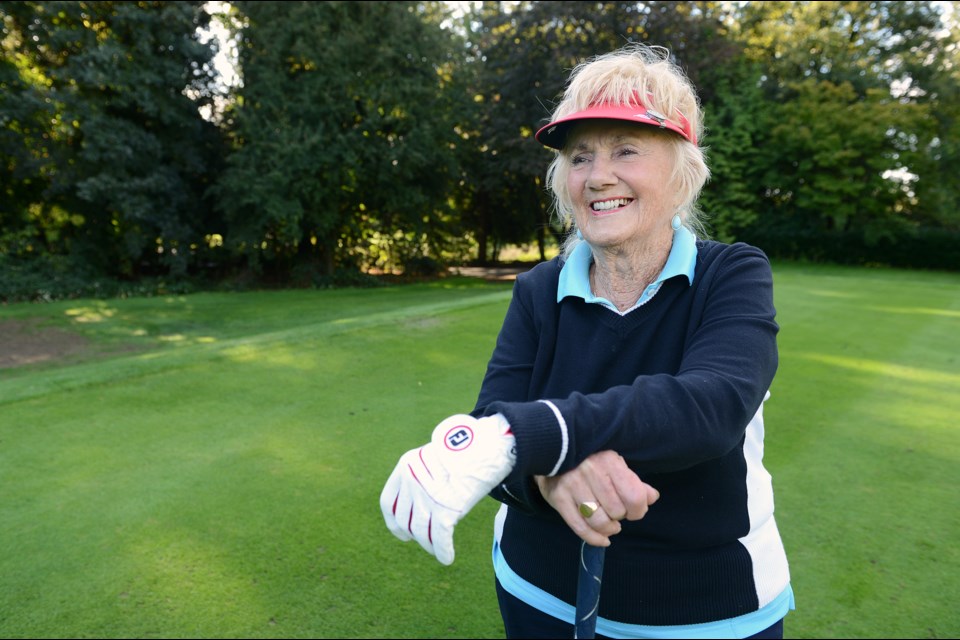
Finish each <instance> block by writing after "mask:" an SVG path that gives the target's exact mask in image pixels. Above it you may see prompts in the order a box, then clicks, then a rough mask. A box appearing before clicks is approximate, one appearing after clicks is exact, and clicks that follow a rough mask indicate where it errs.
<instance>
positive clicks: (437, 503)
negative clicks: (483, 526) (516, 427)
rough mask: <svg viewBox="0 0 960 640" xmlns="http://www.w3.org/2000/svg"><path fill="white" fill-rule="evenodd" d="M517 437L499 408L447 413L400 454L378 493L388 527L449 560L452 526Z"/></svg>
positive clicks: (509, 461)
mask: <svg viewBox="0 0 960 640" xmlns="http://www.w3.org/2000/svg"><path fill="white" fill-rule="evenodd" d="M515 444H516V439H515V438H514V436H513V434H512V433H511V432H510V424H509V423H508V422H507V420H506V418H504V417H503V416H501V415H500V414H497V415H494V416H487V417H485V418H480V419H477V418H474V417H472V416H469V415H466V414H458V415H454V416H450V417H449V418H447V419H446V420H444V421H443V422H441V423H440V424H438V425H437V427H436V428H435V429H434V430H433V438H432V439H431V441H430V442H429V443H427V444H425V445H423V446H422V447H420V448H418V449H412V450H410V451H408V452H407V453H405V454H404V455H403V456H401V458H400V462H399V463H398V464H397V466H396V468H395V469H394V470H393V473H392V474H390V478H389V479H388V480H387V484H386V486H384V488H383V491H382V492H381V494H380V510H381V511H382V512H383V519H384V520H385V521H386V523H387V528H388V529H390V531H391V532H392V533H393V535H395V536H397V537H398V538H400V539H401V540H403V541H407V540H410V539H414V540H416V541H417V542H418V543H420V546H421V547H423V548H424V549H425V550H426V551H427V553H429V554H431V555H433V556H436V558H437V560H439V561H440V562H441V563H443V564H445V565H449V564H452V563H453V557H454V552H453V527H454V526H455V525H456V524H457V523H458V522H460V520H461V519H462V518H463V517H464V516H465V515H466V514H467V512H468V511H470V509H472V508H473V506H474V505H475V504H477V503H478V502H479V501H480V499H481V498H483V497H484V496H485V495H487V494H488V493H489V492H490V490H491V489H493V488H494V487H495V486H497V485H498V484H499V483H500V482H501V481H502V480H503V479H504V478H506V477H507V475H509V474H510V472H511V471H512V470H513V465H514V464H515V463H516V460H517V455H516V449H515Z"/></svg>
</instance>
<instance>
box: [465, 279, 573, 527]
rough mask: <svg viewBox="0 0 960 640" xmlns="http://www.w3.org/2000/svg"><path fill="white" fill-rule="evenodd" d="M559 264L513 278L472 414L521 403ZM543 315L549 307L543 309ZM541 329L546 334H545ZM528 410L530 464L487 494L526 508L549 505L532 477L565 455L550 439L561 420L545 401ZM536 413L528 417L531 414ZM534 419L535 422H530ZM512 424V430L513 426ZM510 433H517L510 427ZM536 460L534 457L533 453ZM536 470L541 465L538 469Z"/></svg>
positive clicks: (547, 329)
mask: <svg viewBox="0 0 960 640" xmlns="http://www.w3.org/2000/svg"><path fill="white" fill-rule="evenodd" d="M559 269H560V266H559V264H558V263H557V262H556V261H554V262H549V263H545V264H543V265H539V266H538V267H535V268H534V270H533V271H532V272H530V273H529V274H522V275H521V276H519V277H518V278H517V280H516V282H515V283H514V289H513V297H512V298H511V301H510V305H509V307H508V308H507V313H506V316H505V318H504V321H503V326H502V327H501V329H500V333H499V335H498V336H497V342H496V346H495V347H494V351H493V355H492V356H491V358H490V361H489V363H488V365H487V372H486V375H485V376H484V379H483V384H482V386H481V388H480V394H479V397H478V398H477V404H476V407H475V408H474V410H473V412H472V414H473V415H474V416H476V417H480V416H483V415H491V414H492V413H495V412H490V411H487V408H488V407H489V406H490V404H491V403H493V402H499V403H503V402H506V403H516V404H522V403H526V402H527V401H528V400H530V398H529V393H530V380H531V376H532V373H533V370H534V366H535V363H536V361H537V358H538V357H540V358H543V357H547V356H546V353H548V352H542V350H543V348H544V345H551V344H552V342H553V340H552V336H550V335H549V334H550V333H551V332H553V331H554V327H553V326H552V324H551V323H550V322H544V320H543V314H544V312H545V308H551V309H552V308H553V306H554V305H555V303H554V304H544V303H549V301H550V298H551V297H552V298H554V299H555V297H556V278H557V274H558V273H559ZM547 313H548V314H549V313H550V312H547ZM545 334H546V335H545ZM529 404H530V412H529V414H530V415H528V416H527V417H526V418H525V419H524V424H525V428H523V429H522V432H523V435H521V436H520V437H521V438H523V439H524V443H523V444H522V445H519V446H518V450H519V448H520V447H522V448H523V449H524V451H525V452H526V455H527V458H528V459H529V460H530V464H528V465H526V468H527V469H528V471H527V472H524V473H513V474H511V476H510V477H509V478H508V479H507V480H506V481H505V482H504V483H503V484H501V485H500V486H498V487H496V488H495V489H494V490H493V491H491V493H490V495H491V496H492V497H493V498H495V499H497V500H499V501H500V502H503V503H505V504H508V505H510V506H511V507H514V508H517V509H520V510H522V511H525V512H528V513H529V512H533V511H541V510H551V508H550V506H549V505H548V504H547V502H546V501H545V500H544V499H543V496H542V495H541V494H540V490H539V489H538V488H537V486H536V484H535V483H534V482H533V478H532V476H533V474H541V475H543V474H546V473H547V472H548V471H549V470H551V469H554V468H555V467H558V466H559V463H560V461H561V460H563V459H564V457H565V456H564V455H563V449H562V442H563V438H562V437H560V438H559V439H558V438H555V437H554V436H555V435H557V434H558V433H559V431H558V429H560V425H558V423H557V416H556V415H555V414H554V413H553V412H552V411H551V410H550V408H549V407H548V406H547V405H545V404H544V403H538V402H532V403H529ZM534 415H535V416H536V417H533V416H534ZM535 422H536V424H535ZM513 426H514V425H513V424H512V423H511V429H512V430H513ZM514 435H515V436H517V435H518V433H517V431H516V430H514ZM535 457H536V458H539V459H540V461H535V460H534V458H535ZM539 469H546V470H544V471H541V470H539Z"/></svg>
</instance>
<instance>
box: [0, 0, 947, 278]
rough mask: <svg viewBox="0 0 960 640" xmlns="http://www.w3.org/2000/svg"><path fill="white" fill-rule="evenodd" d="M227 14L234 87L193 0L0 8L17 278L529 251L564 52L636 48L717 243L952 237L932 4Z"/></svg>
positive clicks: (542, 225)
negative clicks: (675, 101) (683, 145)
mask: <svg viewBox="0 0 960 640" xmlns="http://www.w3.org/2000/svg"><path fill="white" fill-rule="evenodd" d="M225 6H226V12H225V13H224V14H223V15H221V16H219V17H220V19H222V20H224V21H225V22H226V23H227V24H228V26H231V28H232V29H233V37H234V39H235V41H236V42H237V43H238V48H237V60H236V64H237V69H238V72H239V74H240V78H241V83H240V84H239V85H238V86H237V87H236V88H235V89H234V90H233V92H232V93H230V94H229V95H223V94H222V92H221V90H220V89H218V85H217V81H218V77H217V72H216V69H215V67H214V65H213V60H214V55H215V54H216V53H217V44H216V41H215V40H211V39H209V38H207V37H206V35H205V29H206V28H207V27H209V26H210V25H211V20H212V17H211V15H210V14H209V13H208V11H207V5H206V4H205V3H202V2H199V1H192V2H109V1H105V2H5V3H2V4H0V18H2V29H3V30H2V41H0V46H2V52H3V56H2V59H0V89H2V92H0V159H2V162H0V193H2V198H0V269H4V272H5V274H6V275H9V274H10V273H19V272H20V271H19V270H21V269H22V268H25V267H24V265H28V264H30V263H33V262H37V263H43V264H45V265H46V266H44V268H43V269H41V270H40V271H38V272H37V273H42V274H52V273H65V272H70V273H72V274H74V275H76V274H90V277H94V276H98V277H99V276H110V277H117V278H127V279H138V278H142V277H144V276H148V275H151V274H171V275H174V276H177V275H184V274H186V275H198V274H202V273H205V272H209V271H210V269H211V267H216V268H217V269H218V273H220V274H221V275H230V274H235V273H238V272H243V271H247V272H251V273H258V274H264V275H268V276H270V277H271V278H274V279H275V280H276V281H278V282H294V281H297V279H298V274H301V275H302V274H306V276H310V275H311V274H313V276H314V277H329V276H330V274H331V273H335V272H336V271H337V270H338V269H350V270H360V271H363V270H369V269H385V270H395V269H405V270H407V271H408V272H412V271H417V270H423V269H437V268H439V267H440V266H441V265H442V263H443V262H444V261H447V260H455V261H462V260H464V259H466V258H465V256H466V252H467V251H468V250H475V251H476V254H475V255H476V256H477V258H478V259H480V260H484V261H486V260H496V259H497V256H498V254H499V251H500V249H501V248H502V247H503V246H505V245H507V244H525V243H529V242H534V241H535V242H537V243H538V245H539V247H540V253H541V257H545V255H546V250H547V247H548V246H549V245H550V244H551V243H555V242H557V241H559V240H560V239H561V237H562V235H563V233H564V232H565V230H564V229H560V228H558V227H557V226H555V224H554V223H553V221H552V219H551V213H552V212H551V210H550V205H551V203H550V198H549V196H548V193H547V191H546V186H545V184H544V175H545V172H546V168H547V165H548V163H549V161H550V159H551V157H552V156H551V153H552V152H551V151H549V150H547V149H544V148H543V147H541V146H540V145H539V144H537V143H536V142H535V141H534V139H533V135H534V133H535V132H536V130H537V128H538V127H540V126H542V125H543V124H545V123H546V121H547V118H548V117H549V114H550V113H551V111H552V109H553V107H554V105H555V103H556V100H557V99H558V98H559V97H560V95H561V93H562V90H563V88H564V83H565V81H566V79H567V77H568V74H569V71H570V70H571V69H572V68H573V67H574V66H575V65H576V64H577V63H579V62H580V61H582V60H584V59H586V58H589V57H591V56H594V55H596V54H600V53H605V52H608V51H612V50H614V49H616V48H619V47H620V46H622V45H623V44H625V43H627V42H631V41H635V42H645V43H650V44H656V45H662V46H664V47H666V48H668V49H669V50H670V51H671V54H672V55H673V57H674V59H675V60H676V62H677V63H678V64H679V65H680V66H681V67H682V68H683V69H684V70H685V71H686V73H687V74H688V75H689V77H690V78H691V80H692V81H693V83H694V84H695V85H696V86H697V87H698V89H699V92H700V98H701V101H702V105H703V108H704V112H705V115H706V121H705V126H706V135H705V136H704V138H703V144H704V145H705V146H706V147H707V152H708V161H709V165H710V168H711V172H712V177H711V180H710V181H709V182H708V184H707V185H706V187H705V189H704V192H703V194H702V198H701V208H702V209H703V210H704V211H705V213H706V216H707V220H708V223H709V227H710V229H711V232H712V234H713V235H714V236H715V237H717V238H719V239H721V240H726V241H731V240H736V239H746V240H749V241H752V242H756V243H758V244H760V245H761V246H762V247H763V248H765V249H767V250H768V251H769V252H770V253H771V254H772V255H779V254H782V255H791V256H793V255H796V256H801V257H814V258H831V259H835V258H837V257H838V256H841V257H844V258H845V259H851V254H853V253H856V252H861V251H862V252H864V254H863V256H860V257H859V258H852V259H860V260H867V257H866V253H868V252H870V251H873V250H874V249H876V250H877V251H879V250H880V249H883V248H886V249H891V248H892V247H896V248H897V250H896V251H892V250H890V251H888V252H887V254H886V256H888V257H889V259H886V258H885V256H884V254H883V253H882V252H880V253H876V252H874V253H873V254H871V255H873V256H874V257H871V258H869V260H870V261H881V262H883V261H885V260H886V261H888V262H890V263H896V264H904V265H915V266H941V267H942V266H947V267H951V266H956V265H954V264H952V262H951V260H952V258H949V257H943V256H949V255H953V254H950V252H949V251H948V250H942V249H938V250H936V251H933V252H930V251H922V250H916V249H915V247H918V246H923V245H920V244H918V243H924V242H925V243H927V244H928V245H930V244H931V243H934V242H935V243H936V244H937V246H938V247H949V246H953V245H954V244H955V241H956V238H957V234H960V183H958V181H957V180H956V166H957V165H958V163H960V142H958V140H960V46H958V38H960V35H958V34H960V29H958V28H957V23H956V15H952V16H951V15H943V14H942V7H943V6H944V5H943V4H942V3H933V2H895V3H893V2H850V1H845V2H828V3H824V2H749V3H725V2H703V1H699V2H683V3H677V2H665V1H656V0H654V1H649V2H589V3H584V2H567V1H557V2H535V1H529V0H524V1H521V2H511V3H501V2H482V3H474V4H473V5H470V6H469V8H468V9H467V11H466V12H465V13H463V14H462V15H454V14H452V13H451V10H450V8H449V6H448V5H447V4H446V3H440V2H322V3H312V2H285V3H280V2H235V3H232V4H226V5H225ZM218 101H219V102H218ZM224 104H225V105H226V106H225V109H224V108H223V107H222V105H224ZM213 108H215V110H216V111H217V113H220V114H222V117H217V118H205V117H204V116H203V115H201V114H208V113H209V112H210V109H213ZM931 239H936V240H931ZM851 242H852V244H851ZM844 243H847V244H846V245H845V244H844ZM788 244H789V248H788V249H787V248H785V247H787V245H788ZM844 246H846V247H847V248H846V249H844V248H843V247H844ZM830 247H833V248H830ZM850 247H856V249H855V250H853V249H850ZM871 247H873V249H871ZM877 256H879V257H877ZM936 256H941V257H940V258H937V257H936ZM44 277H48V276H46V275H45V276H44ZM306 280H307V281H309V277H307V278H306ZM300 281H303V279H302V278H301V279H300ZM31 286H32V285H31ZM8 297H9V296H8Z"/></svg>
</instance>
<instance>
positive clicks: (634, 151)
mask: <svg viewBox="0 0 960 640" xmlns="http://www.w3.org/2000/svg"><path fill="white" fill-rule="evenodd" d="M564 153H566V154H568V157H569V160H570V172H569V173H568V175H567V189H568V191H569V194H570V198H571V201H572V204H573V210H574V215H575V217H576V221H577V227H578V228H579V229H580V232H581V233H582V234H583V238H584V240H586V241H587V242H588V243H590V245H591V246H592V247H594V248H595V249H599V248H625V249H629V248H630V247H637V248H643V247H649V246H655V245H656V244H658V243H663V242H669V238H671V237H672V235H673V229H671V227H670V219H671V218H672V217H673V215H674V213H676V209H677V207H678V206H679V204H680V202H679V196H678V194H677V189H676V186H675V184H674V183H673V180H672V179H671V174H672V173H673V162H674V153H673V150H672V149H671V146H670V144H669V142H668V141H667V140H666V139H665V136H664V134H663V133H662V132H660V131H658V130H656V129H652V128H650V127H646V126H642V125H631V124H629V123H616V122H614V123H611V122H609V121H607V122H604V121H587V122H584V123H582V124H578V125H576V127H575V128H574V129H573V130H572V131H571V134H570V137H569V139H568V143H567V145H566V147H565V149H564ZM668 246H669V245H668Z"/></svg>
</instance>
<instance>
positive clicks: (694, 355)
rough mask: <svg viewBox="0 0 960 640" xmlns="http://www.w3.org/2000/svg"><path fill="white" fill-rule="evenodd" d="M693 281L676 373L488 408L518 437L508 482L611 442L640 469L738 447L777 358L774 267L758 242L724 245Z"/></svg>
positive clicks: (685, 462) (675, 467)
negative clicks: (757, 244) (588, 391)
mask: <svg viewBox="0 0 960 640" xmlns="http://www.w3.org/2000/svg"><path fill="white" fill-rule="evenodd" d="M696 283H697V285H696V290H695V291H694V292H693V293H692V295H694V296H695V300H694V302H693V305H692V310H691V312H690V313H689V315H688V316H686V317H678V318H676V321H677V322H680V323H687V324H688V326H687V327H686V333H687V335H686V339H685V341H684V344H685V347H684V352H683V355H682V358H681V362H680V366H679V369H678V371H677V372H676V373H675V374H656V375H641V376H638V377H636V378H635V379H634V380H633V382H632V384H624V385H619V386H615V387H612V388H609V389H606V390H604V391H602V392H599V393H591V394H582V393H573V394H571V395H569V396H568V397H564V398H550V399H542V400H545V401H544V402H522V401H511V400H507V399H505V397H504V396H501V397H500V399H499V400H498V401H496V402H491V403H489V404H487V405H486V406H485V407H484V408H483V413H484V414H485V415H491V414H493V413H502V414H503V415H504V416H506V418H507V420H508V421H509V422H510V424H511V425H512V428H513V431H514V434H515V436H516V438H517V465H516V467H515V468H514V471H513V473H512V474H511V477H510V478H508V481H510V480H512V479H515V478H522V477H524V476H527V475H530V474H532V473H538V474H545V473H551V472H552V473H562V472H564V471H567V470H569V469H572V468H573V467H575V466H577V465H578V464H579V463H580V462H582V461H583V460H584V459H585V458H586V457H588V456H589V455H591V454H593V453H595V452H597V451H603V450H607V449H612V450H615V451H617V452H618V453H620V454H621V455H623V456H624V457H625V458H626V459H628V460H629V461H630V463H631V466H633V468H634V469H635V470H637V471H638V472H641V473H662V472H673V471H680V470H683V469H686V468H689V467H691V466H694V465H696V464H699V463H701V462H704V461H706V460H709V459H713V458H717V457H720V456H722V455H724V454H726V453H727V452H729V451H730V450H731V449H733V448H734V447H735V446H737V445H738V443H739V442H740V441H741V440H742V438H743V436H744V431H745V429H746V426H747V424H748V423H749V421H750V420H751V418H752V417H753V416H754V414H755V413H756V412H757V410H758V408H759V407H760V405H761V403H762V401H763V398H764V395H765V394H766V392H767V390H768V389H769V387H770V384H771V383H772V381H773V377H774V374H775V372H776V369H777V364H778V358H777V345H776V335H777V332H778V329H779V327H778V326H777V324H776V322H775V320H774V317H775V310H774V305H773V278H772V274H771V271H770V264H769V261H768V260H767V258H766V256H765V255H764V254H763V252H762V251H760V250H759V249H756V248H754V247H750V246H748V245H744V244H736V245H731V246H725V248H724V249H722V253H721V255H719V256H717V257H716V258H715V259H713V260H711V261H710V262H709V264H708V265H706V266H704V267H703V269H702V272H701V270H700V269H698V272H697V274H696ZM653 302H656V300H654V301H653ZM664 321H666V322H670V321H671V317H670V316H669V315H667V316H666V317H665V320H664ZM510 330H512V327H511V326H510V325H508V324H505V325H504V331H510ZM558 456H559V458H560V459H559V464H557V465H556V467H552V462H553V461H555V460H557V457H558Z"/></svg>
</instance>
